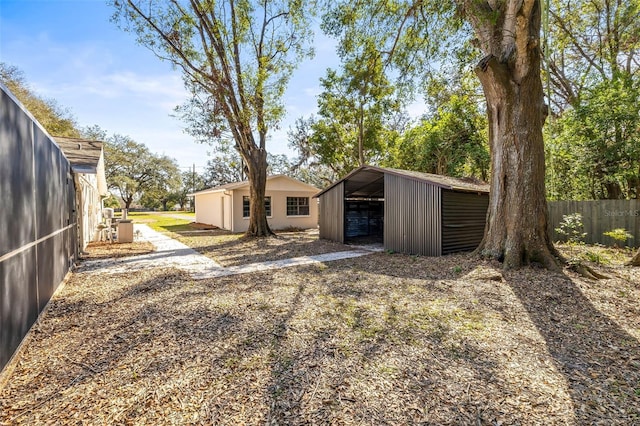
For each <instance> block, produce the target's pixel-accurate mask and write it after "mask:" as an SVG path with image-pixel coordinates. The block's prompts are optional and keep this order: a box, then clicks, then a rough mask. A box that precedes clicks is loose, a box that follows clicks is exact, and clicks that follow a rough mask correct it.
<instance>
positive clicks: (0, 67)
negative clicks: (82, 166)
mask: <svg viewBox="0 0 640 426" xmlns="http://www.w3.org/2000/svg"><path fill="white" fill-rule="evenodd" d="M0 81H2V83H3V84H4V85H5V86H7V88H9V90H11V93H13V94H14V95H15V97H16V98H18V100H19V101H20V102H22V104H23V105H24V106H25V107H26V108H27V110H29V112H30V113H31V114H33V116H34V117H35V118H36V120H38V122H39V123H40V124H41V125H42V126H43V127H44V128H45V130H46V131H47V132H48V133H49V134H51V135H53V136H66V137H79V136H80V130H79V129H78V124H77V123H76V120H75V118H74V117H73V115H72V114H71V112H70V111H69V110H68V109H66V108H64V107H62V106H60V105H59V104H58V103H57V102H56V101H55V100H54V99H46V98H43V97H41V96H40V95H38V94H36V93H35V92H34V91H33V90H32V89H31V88H30V87H29V85H28V83H27V81H26V78H25V76H24V73H23V72H22V71H21V70H20V69H18V68H17V67H15V66H12V65H9V64H6V63H4V62H0Z"/></svg>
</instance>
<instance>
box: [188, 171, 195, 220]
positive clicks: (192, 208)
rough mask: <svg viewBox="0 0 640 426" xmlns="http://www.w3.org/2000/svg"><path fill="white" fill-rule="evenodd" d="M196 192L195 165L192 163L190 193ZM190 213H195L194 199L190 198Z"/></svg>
mask: <svg viewBox="0 0 640 426" xmlns="http://www.w3.org/2000/svg"><path fill="white" fill-rule="evenodd" d="M194 192H196V163H193V173H191V193H192V194H193V193H194ZM192 199H193V200H192V201H191V203H189V204H191V208H190V211H192V212H195V211H196V197H192Z"/></svg>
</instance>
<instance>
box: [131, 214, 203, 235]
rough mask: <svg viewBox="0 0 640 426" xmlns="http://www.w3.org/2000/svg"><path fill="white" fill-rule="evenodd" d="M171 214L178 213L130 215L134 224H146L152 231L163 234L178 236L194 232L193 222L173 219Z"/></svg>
mask: <svg viewBox="0 0 640 426" xmlns="http://www.w3.org/2000/svg"><path fill="white" fill-rule="evenodd" d="M169 214H176V213H175V212H167V213H153V214H149V213H130V214H129V218H130V219H131V220H133V222H134V223H144V224H146V225H148V226H149V227H150V228H151V229H153V230H155V231H158V232H163V233H169V234H176V233H179V232H184V231H190V230H193V228H192V227H191V222H193V221H191V220H188V219H180V218H177V217H172V216H169ZM181 215H182V213H181ZM194 219H195V216H194Z"/></svg>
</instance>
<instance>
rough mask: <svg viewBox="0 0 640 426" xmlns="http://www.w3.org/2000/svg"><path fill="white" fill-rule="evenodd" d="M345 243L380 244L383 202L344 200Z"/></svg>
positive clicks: (382, 224) (382, 232)
mask: <svg viewBox="0 0 640 426" xmlns="http://www.w3.org/2000/svg"><path fill="white" fill-rule="evenodd" d="M344 207H345V208H344V216H345V218H344V219H345V220H344V227H345V230H344V236H345V242H347V243H357V244H371V243H382V242H383V239H384V200H379V199H378V200H349V199H347V200H345V205H344Z"/></svg>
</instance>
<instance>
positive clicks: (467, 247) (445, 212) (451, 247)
mask: <svg viewBox="0 0 640 426" xmlns="http://www.w3.org/2000/svg"><path fill="white" fill-rule="evenodd" d="M488 207H489V195H488V194H476V193H468V192H454V191H449V190H443V191H442V254H446V253H455V252H459V251H471V250H475V249H476V248H477V247H478V244H480V242H481V241H482V237H483V236H484V227H485V223H486V221H487V209H488Z"/></svg>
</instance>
